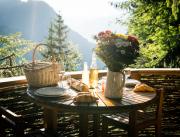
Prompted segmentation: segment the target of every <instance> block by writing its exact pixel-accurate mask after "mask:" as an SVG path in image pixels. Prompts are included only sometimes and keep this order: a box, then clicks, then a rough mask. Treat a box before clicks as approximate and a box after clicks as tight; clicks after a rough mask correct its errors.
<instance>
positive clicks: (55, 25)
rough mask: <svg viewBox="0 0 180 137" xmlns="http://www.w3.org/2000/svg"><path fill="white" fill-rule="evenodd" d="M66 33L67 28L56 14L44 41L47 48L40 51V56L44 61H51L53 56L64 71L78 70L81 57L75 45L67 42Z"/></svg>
mask: <svg viewBox="0 0 180 137" xmlns="http://www.w3.org/2000/svg"><path fill="white" fill-rule="evenodd" d="M67 32H68V30H67V26H65V25H64V22H63V19H62V17H61V16H60V14H57V17H56V19H55V20H54V21H53V22H52V23H51V24H50V27H49V35H48V37H47V40H46V44H47V45H48V48H47V50H43V51H42V56H43V57H44V58H45V59H46V60H47V59H48V60H51V58H52V56H54V57H55V60H56V61H57V62H58V63H60V64H61V65H63V66H64V68H65V70H66V71H74V70H77V69H78V67H79V65H80V61H81V57H80V54H79V52H78V50H77V49H76V48H75V45H73V44H72V43H70V42H69V41H68V38H67ZM52 54H53V55H52Z"/></svg>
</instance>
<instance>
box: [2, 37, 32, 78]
mask: <svg viewBox="0 0 180 137" xmlns="http://www.w3.org/2000/svg"><path fill="white" fill-rule="evenodd" d="M32 48H33V43H32V42H31V41H27V40H25V39H22V38H21V34H20V33H15V34H11V35H8V36H2V35H0V59H1V60H0V68H6V67H8V68H9V69H0V71H1V72H0V74H1V75H0V77H9V76H17V75H22V74H23V71H22V70H21V69H20V68H19V67H17V68H10V67H14V66H19V65H22V64H23V63H24V62H25V61H26V59H25V58H24V55H26V54H27V53H28V52H30V51H31V50H32ZM10 55H12V56H11V57H10V58H7V59H3V58H4V57H7V56H10Z"/></svg>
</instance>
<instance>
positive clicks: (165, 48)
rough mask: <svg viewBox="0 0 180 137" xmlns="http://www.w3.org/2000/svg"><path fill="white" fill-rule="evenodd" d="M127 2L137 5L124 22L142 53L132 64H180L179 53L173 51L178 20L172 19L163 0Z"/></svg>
mask: <svg viewBox="0 0 180 137" xmlns="http://www.w3.org/2000/svg"><path fill="white" fill-rule="evenodd" d="M129 2H130V3H131V2H132V3H133V4H134V3H135V4H136V5H135V6H134V8H133V9H132V10H131V14H130V16H129V18H128V20H127V22H126V23H127V25H128V31H129V32H128V33H130V34H134V35H136V36H138V38H139V41H140V55H141V56H140V57H139V58H138V59H137V61H136V62H137V63H136V65H133V66H134V67H180V62H179V59H180V53H177V52H175V50H174V49H177V47H178V46H179V43H180V39H179V37H180V35H179V34H180V33H179V32H180V28H179V22H180V20H175V18H174V16H173V14H172V13H171V9H169V8H168V7H167V5H166V3H165V2H164V0H161V1H155V0H146V1H144V0H129ZM129 6H131V5H129ZM128 10H129V8H128ZM170 53H171V54H170ZM172 54H173V55H172ZM169 56H170V57H169ZM167 58H168V59H167Z"/></svg>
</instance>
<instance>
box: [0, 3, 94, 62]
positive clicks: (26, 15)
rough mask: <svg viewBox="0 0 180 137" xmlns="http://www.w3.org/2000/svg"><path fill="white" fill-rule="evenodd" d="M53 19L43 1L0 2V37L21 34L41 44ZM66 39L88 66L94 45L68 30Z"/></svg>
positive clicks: (49, 9)
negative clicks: (75, 47)
mask: <svg viewBox="0 0 180 137" xmlns="http://www.w3.org/2000/svg"><path fill="white" fill-rule="evenodd" d="M55 17H56V13H55V11H54V10H53V8H51V7H50V6H49V5H48V4H47V3H45V2H43V1H33V0H29V1H28V2H21V1H20V0H0V35H8V34H10V33H15V32H21V33H22V37H23V38H25V39H28V40H32V41H36V42H43V41H44V40H45V38H46V37H47V35H48V27H49V25H50V22H51V21H53V19H54V18H55ZM62 18H63V17H62ZM68 37H69V39H70V41H72V42H73V43H74V44H76V45H77V47H78V49H79V51H80V52H81V54H82V56H83V61H86V62H88V64H90V62H91V54H92V49H93V48H94V47H95V44H93V43H91V42H89V41H88V40H87V39H85V38H84V37H83V36H81V35H80V34H79V33H78V32H75V31H73V30H72V29H70V28H69V33H68Z"/></svg>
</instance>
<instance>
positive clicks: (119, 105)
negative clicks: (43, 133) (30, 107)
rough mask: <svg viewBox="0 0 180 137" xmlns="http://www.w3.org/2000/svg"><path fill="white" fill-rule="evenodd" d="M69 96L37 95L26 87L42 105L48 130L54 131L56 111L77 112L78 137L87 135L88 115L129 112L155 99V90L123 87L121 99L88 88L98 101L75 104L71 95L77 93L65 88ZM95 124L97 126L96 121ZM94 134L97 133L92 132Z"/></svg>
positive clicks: (34, 90)
mask: <svg viewBox="0 0 180 137" xmlns="http://www.w3.org/2000/svg"><path fill="white" fill-rule="evenodd" d="M66 90H67V93H69V95H71V96H70V98H67V99H59V98H53V97H52V98H51V97H42V96H38V95H37V94H35V93H36V91H37V89H34V88H28V89H27V94H28V96H29V97H30V98H31V99H32V100H33V102H35V103H37V104H38V105H40V106H42V107H44V123H45V128H46V130H47V131H48V132H53V133H54V132H56V129H57V112H58V111H59V112H77V113H79V114H80V119H79V120H80V134H79V136H80V137H87V136H88V115H89V114H93V115H95V116H96V115H99V114H110V113H112V114H113V113H114V114H115V113H122V112H130V111H133V110H137V109H141V108H144V107H145V106H148V105H149V103H150V102H152V101H153V100H155V99H156V93H155V92H134V91H132V89H127V88H124V91H123V97H122V98H121V99H108V98H106V97H104V94H103V92H102V91H101V90H100V89H98V88H97V89H90V92H92V94H93V95H94V96H96V97H98V101H97V102H95V103H82V104H77V103H74V102H73V97H75V96H76V95H77V93H78V92H77V91H75V90H73V89H68V88H67V89H66ZM95 126H96V127H97V128H98V125H97V123H96V124H95ZM94 134H95V136H96V135H97V133H94Z"/></svg>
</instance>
